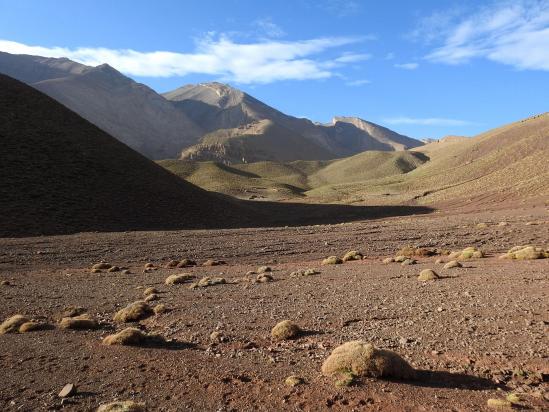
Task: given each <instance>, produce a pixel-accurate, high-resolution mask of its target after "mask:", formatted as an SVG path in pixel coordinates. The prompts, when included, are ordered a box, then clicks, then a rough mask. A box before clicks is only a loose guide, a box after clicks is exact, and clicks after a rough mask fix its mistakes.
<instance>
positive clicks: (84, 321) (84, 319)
mask: <svg viewBox="0 0 549 412" xmlns="http://www.w3.org/2000/svg"><path fill="white" fill-rule="evenodd" d="M59 327H60V328H61V329H75V330H87V329H97V328H99V323H98V322H97V321H96V320H95V319H92V318H91V317H90V316H89V315H87V314H82V315H78V316H73V317H67V318H63V319H61V321H60V322H59Z"/></svg>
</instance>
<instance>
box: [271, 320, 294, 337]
mask: <svg viewBox="0 0 549 412" xmlns="http://www.w3.org/2000/svg"><path fill="white" fill-rule="evenodd" d="M300 333H301V328H300V327H299V326H298V325H297V324H296V323H294V322H292V321H291V320H283V321H282V322H279V323H277V324H276V325H275V327H274V328H273V329H272V330H271V336H272V337H273V339H275V340H288V339H293V338H296V337H297V336H298V335H299V334H300Z"/></svg>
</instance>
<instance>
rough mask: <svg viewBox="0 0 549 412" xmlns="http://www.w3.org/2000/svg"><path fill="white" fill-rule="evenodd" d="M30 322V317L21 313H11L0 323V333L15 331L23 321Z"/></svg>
mask: <svg viewBox="0 0 549 412" xmlns="http://www.w3.org/2000/svg"><path fill="white" fill-rule="evenodd" d="M27 322H30V319H28V318H27V317H25V316H23V315H13V316H12V317H10V318H8V319H6V320H5V321H4V322H2V324H0V335H3V334H5V333H15V332H18V331H19V328H20V327H21V325H23V324H24V323H27Z"/></svg>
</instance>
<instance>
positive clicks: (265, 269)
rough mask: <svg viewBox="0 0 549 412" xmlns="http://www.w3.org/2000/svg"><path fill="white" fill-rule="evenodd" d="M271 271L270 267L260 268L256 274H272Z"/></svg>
mask: <svg viewBox="0 0 549 412" xmlns="http://www.w3.org/2000/svg"><path fill="white" fill-rule="evenodd" d="M272 271H273V270H272V269H271V267H270V266H261V267H259V268H258V269H257V273H260V274H261V273H266V272H272Z"/></svg>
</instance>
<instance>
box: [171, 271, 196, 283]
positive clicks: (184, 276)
mask: <svg viewBox="0 0 549 412" xmlns="http://www.w3.org/2000/svg"><path fill="white" fill-rule="evenodd" d="M192 279H194V275H191V274H189V273H179V274H177V275H170V276H168V277H167V278H166V280H165V281H164V283H166V285H178V284H180V283H185V282H187V281H189V280H192Z"/></svg>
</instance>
